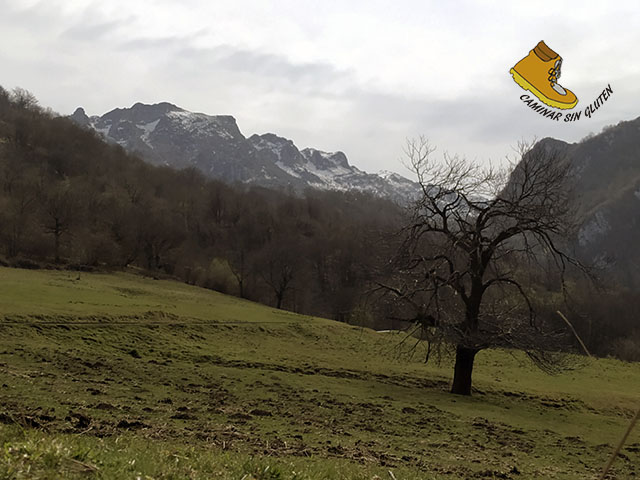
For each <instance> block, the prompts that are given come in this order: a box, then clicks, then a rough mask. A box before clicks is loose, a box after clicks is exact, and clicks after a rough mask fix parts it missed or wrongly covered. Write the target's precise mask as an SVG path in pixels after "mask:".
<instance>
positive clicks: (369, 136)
mask: <svg viewBox="0 0 640 480" xmlns="http://www.w3.org/2000/svg"><path fill="white" fill-rule="evenodd" d="M607 3H609V2H600V1H599V2H589V1H584V0H582V1H575V2H565V1H561V0H555V1H553V2H529V1H523V2H515V1H489V0H487V1H424V0H415V1H411V0H404V1H402V0H395V1H390V0H387V1H382V0H362V1H360V0H348V1H347V0H319V1H311V0H271V1H267V0H265V1H259V0H226V1H218V0H208V1H200V0H180V1H168V0H135V1H131V0H109V1H104V0H101V1H90V0H86V1H73V0H64V1H62V0H60V1H58V0H43V1H39V2H34V1H27V0H25V1H18V0H0V72H1V76H0V85H2V86H4V87H5V88H6V89H11V88H14V87H16V86H20V87H22V88H26V89H27V90H29V91H31V92H32V93H34V94H35V95H36V96H37V97H38V99H39V100H40V103H41V104H42V105H43V106H46V107H51V108H52V109H54V110H55V111H57V112H59V113H61V114H70V113H72V112H73V110H74V109H75V108H76V107H77V106H83V107H84V108H85V110H86V111H87V113H88V114H89V115H96V114H99V115H102V114H104V113H106V112H107V111H109V110H112V109H113V108H116V107H129V106H131V105H133V104H134V103H135V102H138V101H140V102H144V103H157V102H161V101H168V102H171V103H174V104H176V105H178V106H180V107H183V108H185V109H187V110H192V111H199V112H204V113H207V114H212V115H213V114H229V115H233V116H234V117H236V119H237V120H238V124H239V126H240V129H241V130H242V132H243V133H244V135H246V136H249V135H251V134H253V133H265V132H273V133H276V134H278V135H281V136H284V137H287V138H290V139H292V140H293V141H294V142H295V143H296V145H297V146H298V147H299V148H303V147H315V148H318V149H321V150H327V151H335V150H342V151H344V152H345V153H346V154H347V156H348V157H349V160H350V162H351V163H352V164H355V165H356V166H358V167H360V168H362V169H364V170H367V171H377V170H380V169H388V170H395V171H398V172H401V173H403V172H404V171H403V167H402V165H401V162H400V159H401V158H402V149H403V145H404V143H405V140H406V138H408V137H415V136H418V135H424V136H426V137H428V138H429V139H430V141H431V143H432V144H434V145H436V146H437V147H438V150H439V152H443V151H448V152H450V153H458V154H460V155H463V156H466V157H467V158H469V159H471V160H477V161H479V162H486V161H488V160H491V161H493V162H495V163H499V162H500V161H502V159H504V157H505V156H506V155H508V154H510V153H512V147H513V146H514V145H515V144H516V143H517V141H518V140H521V139H524V140H532V139H534V138H542V137H546V136H553V137H556V138H560V139H563V140H566V141H571V142H573V141H578V140H580V139H581V138H583V137H584V136H585V135H587V134H589V133H590V132H595V133H597V132H599V131H600V130H601V129H602V127H604V126H606V125H610V124H614V123H618V122H619V121H621V120H631V119H634V118H636V117H638V116H640V4H638V1H637V0H635V1H620V0H617V1H616V2H610V4H609V5H607ZM542 39H544V40H545V42H546V43H547V45H549V46H550V47H551V48H552V49H554V50H555V51H557V52H558V53H559V54H560V55H561V56H562V57H563V66H562V78H561V79H560V83H561V84H562V85H563V86H565V87H566V88H569V89H570V90H572V91H573V92H574V93H575V94H576V95H577V96H578V99H579V103H578V106H577V107H576V109H575V110H576V111H577V110H584V108H585V107H586V106H587V105H588V104H590V103H592V102H593V101H594V100H595V99H596V98H597V97H598V95H600V93H601V92H602V90H603V89H604V88H605V87H606V86H607V84H610V85H611V88H612V89H613V95H612V96H611V97H610V98H609V100H608V101H607V102H606V103H605V104H604V105H603V106H602V107H600V109H599V110H598V111H597V112H596V113H595V114H594V115H593V116H592V118H591V119H587V118H584V115H583V118H581V119H580V121H578V122H575V123H564V122H562V123H558V122H554V121H551V120H549V119H547V118H544V117H542V116H541V115H539V114H537V113H535V112H533V111H532V110H530V109H529V108H528V107H527V106H526V105H524V104H523V103H522V101H521V100H520V99H519V97H520V95H521V94H523V93H524V92H523V91H522V90H521V89H520V87H518V86H517V85H516V84H515V83H514V82H513V80H512V79H511V76H510V75H509V73H508V71H509V69H510V68H511V67H512V66H513V65H514V64H515V63H516V62H517V61H518V60H520V59H521V58H522V57H524V56H525V55H526V54H527V53H528V52H529V50H531V49H532V48H533V47H534V46H535V45H536V43H537V42H538V41H540V40H542ZM404 173H406V172H404Z"/></svg>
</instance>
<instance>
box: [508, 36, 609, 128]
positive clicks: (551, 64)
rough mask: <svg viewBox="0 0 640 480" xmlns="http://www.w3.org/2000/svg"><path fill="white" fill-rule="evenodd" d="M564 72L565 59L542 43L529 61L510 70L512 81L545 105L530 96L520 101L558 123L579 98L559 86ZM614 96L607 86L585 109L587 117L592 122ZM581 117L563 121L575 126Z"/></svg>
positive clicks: (569, 116)
mask: <svg viewBox="0 0 640 480" xmlns="http://www.w3.org/2000/svg"><path fill="white" fill-rule="evenodd" d="M561 69H562V57H561V56H560V55H558V54H557V53H556V52H555V51H553V50H552V49H551V48H549V47H548V46H547V44H546V43H544V40H542V41H540V42H538V44H537V45H536V46H535V47H534V48H533V49H532V50H531V51H530V52H529V54H528V55H527V56H526V57H524V58H523V59H522V60H520V61H519V62H518V63H516V64H515V65H514V66H513V68H511V70H509V73H510V74H511V76H512V77H513V81H514V82H516V83H517V84H518V85H519V86H520V87H521V88H522V89H523V90H525V91H528V92H530V93H531V94H532V95H533V96H535V97H537V99H538V100H539V101H540V102H542V103H538V102H537V101H536V100H535V98H533V97H532V96H531V95H529V94H526V95H522V96H520V100H522V101H523V102H524V103H525V104H526V105H527V106H528V107H530V108H531V109H532V110H534V111H535V112H536V113H539V114H541V115H543V116H544V117H545V118H549V119H550V120H556V121H560V119H562V118H563V111H565V110H572V109H573V108H574V107H575V106H576V105H577V104H578V97H577V96H576V95H575V94H574V93H573V92H572V91H571V90H569V89H568V88H565V87H563V86H562V85H560V83H558V80H559V79H560V74H561ZM612 93H613V90H612V89H611V85H607V88H605V89H604V90H603V91H602V93H601V94H600V96H599V97H598V98H597V99H596V101H595V102H593V103H591V104H590V105H588V106H587V108H585V110H584V115H585V117H588V118H591V115H593V113H595V111H596V110H597V109H598V108H600V106H602V105H603V104H604V102H605V101H606V100H608V99H609V96H610V95H611V94H612ZM547 107H551V108H547ZM556 109H557V110H556ZM582 113H583V112H581V111H578V112H575V113H565V115H564V121H565V122H574V121H576V120H579V119H580V117H581V116H582Z"/></svg>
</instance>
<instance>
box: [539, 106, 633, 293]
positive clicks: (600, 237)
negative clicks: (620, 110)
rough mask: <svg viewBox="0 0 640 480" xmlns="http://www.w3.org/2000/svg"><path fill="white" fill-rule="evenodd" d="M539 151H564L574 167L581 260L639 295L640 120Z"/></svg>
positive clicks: (549, 142) (550, 143) (546, 142)
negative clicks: (606, 273)
mask: <svg viewBox="0 0 640 480" xmlns="http://www.w3.org/2000/svg"><path fill="white" fill-rule="evenodd" d="M536 147H538V148H554V149H559V150H561V151H564V152H565V153H566V155H567V156H568V157H569V158H570V160H571V162H572V183H573V188H574V190H575V193H576V195H577V197H578V216H577V220H578V224H579V229H578V231H577V234H576V237H575V238H574V241H573V243H574V247H575V251H576V254H577V255H578V257H579V258H581V259H583V260H585V261H587V262H588V263H590V264H593V265H595V266H596V267H598V268H599V269H601V270H602V271H604V272H608V273H609V274H612V275H613V276H614V278H616V279H617V280H618V281H619V282H620V283H622V284H624V285H626V286H628V287H630V288H633V289H636V290H637V289H640V249H638V245H640V118H637V119H635V120H632V121H625V122H620V123H619V124H618V125H616V126H611V127H607V128H605V129H604V130H603V131H602V132H601V133H600V134H598V135H595V136H591V137H590V138H588V139H585V140H583V141H581V142H579V143H573V144H569V143H566V142H563V141H560V140H556V139H551V138H546V139H543V140H541V141H540V142H539V143H538V144H537V145H536Z"/></svg>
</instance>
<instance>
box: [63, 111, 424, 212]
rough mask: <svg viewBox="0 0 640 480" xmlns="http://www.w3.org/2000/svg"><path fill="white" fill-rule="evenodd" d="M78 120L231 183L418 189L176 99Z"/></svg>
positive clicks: (384, 191)
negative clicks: (247, 130) (191, 109)
mask: <svg viewBox="0 0 640 480" xmlns="http://www.w3.org/2000/svg"><path fill="white" fill-rule="evenodd" d="M71 118H72V119H73V120H74V121H75V122H77V123H78V124H80V125H84V126H87V127H90V128H93V129H94V130H95V131H97V132H99V133H100V134H101V135H102V136H103V137H104V138H105V139H106V140H107V141H108V142H113V143H117V144H119V145H121V146H122V147H124V148H125V149H126V150H128V151H131V152H136V153H138V154H139V155H141V156H142V157H143V158H144V159H146V160H147V161H148V162H150V163H152V164H156V165H167V166H171V167H175V168H185V167H196V168H197V169H199V170H201V171H202V172H204V173H205V174H206V175H207V176H210V177H212V178H216V179H220V180H223V181H225V182H228V183H236V182H240V183H245V184H253V185H261V186H264V187H269V188H279V189H287V190H288V189H291V190H293V191H294V192H302V191H303V190H304V189H306V188H318V189H324V190H352V189H355V190H360V191H364V192H369V193H373V194H375V195H377V196H380V197H387V198H391V199H392V200H395V201H397V202H400V203H404V202H406V201H407V199H409V198H411V197H412V196H413V195H415V193H416V192H417V188H418V187H417V184H416V183H414V182H412V181H411V180H409V179H407V178H404V177H402V176H401V175H398V174H396V173H392V172H380V173H378V174H371V173H367V172H364V171H362V170H360V169H358V168H357V167H355V166H353V165H350V164H349V161H348V160H347V157H346V155H345V154H344V153H342V152H333V153H328V152H323V151H320V150H316V149H314V148H305V149H302V150H300V149H298V147H297V146H296V145H295V144H294V143H293V142H292V141H291V140H288V139H286V138H283V137H280V136H278V135H275V134H273V133H266V134H264V135H252V136H251V137H249V138H246V137H245V136H244V135H243V134H242V132H241V131H240V129H239V127H238V125H237V123H236V120H235V118H233V117H232V116H227V115H215V116H212V115H205V114H203V113H194V112H189V111H186V110H184V109H182V108H179V107H177V106H175V105H172V104H170V103H158V104H155V105H145V104H142V103H136V104H135V105H133V106H132V107H131V108H123V109H121V108H117V109H115V110H112V111H110V112H108V113H106V114H104V115H103V116H101V117H100V116H91V117H89V116H87V114H86V113H85V111H84V110H83V109H82V108H78V109H77V110H76V111H75V112H74V114H73V115H72V116H71Z"/></svg>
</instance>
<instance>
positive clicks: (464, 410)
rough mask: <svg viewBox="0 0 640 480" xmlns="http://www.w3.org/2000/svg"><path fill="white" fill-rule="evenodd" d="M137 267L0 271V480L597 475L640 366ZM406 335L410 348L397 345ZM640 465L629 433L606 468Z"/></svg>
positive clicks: (627, 412)
mask: <svg viewBox="0 0 640 480" xmlns="http://www.w3.org/2000/svg"><path fill="white" fill-rule="evenodd" d="M403 338H404V336H403V334H401V333H376V332H373V331H371V330H368V329H362V328H359V327H355V326H350V325H346V324H341V323H337V322H333V321H329V320H325V319H320V318H314V317H308V316H302V315H296V314H293V313H290V312H285V311H280V310H275V309H273V308H269V307H266V306H262V305H258V304H255V303H251V302H248V301H243V300H240V299H237V298H233V297H229V296H225V295H222V294H218V293H215V292H212V291H208V290H203V289H200V288H196V287H191V286H188V285H185V284H181V283H177V282H173V281H169V280H154V279H152V278H145V277H142V276H138V275H133V274H129V273H91V274H89V273H81V274H78V273H77V272H67V271H28V270H18V269H9V268H0V480H3V479H58V478H79V479H132V480H137V479H141V480H149V479H154V480H159V479H210V478H211V479H215V478H221V479H222V478H224V479H227V478H229V479H238V480H241V479H244V480H251V479H254V480H259V479H328V478H331V479H333V478H336V479H387V480H394V479H395V480H405V479H406V480H409V479H441V478H442V479H474V478H486V479H491V478H498V479H596V478H598V476H599V472H600V471H601V469H602V467H603V465H604V464H605V463H606V461H607V458H608V457H609V455H610V454H611V452H612V450H613V448H614V446H615V445H616V444H617V442H618V441H619V439H620V438H621V436H622V434H623V433H624V430H625V428H626V426H627V424H628V423H629V419H630V418H631V416H632V415H633V412H634V409H636V408H637V406H638V404H639V402H640V365H638V364H633V363H624V362H620V361H616V360H609V359H601V360H590V359H585V358H576V359H575V361H574V362H573V363H574V364H575V368H574V369H573V370H570V371H567V372H565V373H563V374H561V375H557V376H549V375H546V374H545V373H543V372H541V371H539V370H537V369H536V368H535V367H533V366H532V365H531V364H530V363H529V362H528V360H527V359H526V357H525V355H523V354H521V353H518V352H506V351H485V352H481V353H480V354H479V355H478V357H477V361H476V367H475V373H474V386H475V389H476V390H475V392H474V395H473V396H472V397H471V398H466V397H459V396H453V395H450V394H449V393H448V392H447V391H448V387H449V381H450V377H451V374H452V364H451V359H450V358H447V357H446V356H445V358H444V359H443V360H442V362H440V363H437V362H435V361H433V360H432V361H430V362H429V363H428V364H425V363H424V362H423V355H422V354H421V352H420V350H418V354H416V355H414V356H413V357H412V358H411V357H410V356H409V355H408V354H407V352H406V351H403V349H405V348H407V347H406V345H407V344H406V342H405V344H402V340H403ZM403 345H404V346H403ZM638 476H640V431H639V429H638V428H636V430H635V431H633V432H632V434H631V436H630V438H629V440H628V441H627V443H626V445H625V447H624V449H623V450H622V453H621V455H620V457H619V458H618V459H617V460H616V463H615V464H614V469H613V473H612V475H611V476H610V478H620V479H624V478H637V477H638Z"/></svg>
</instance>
